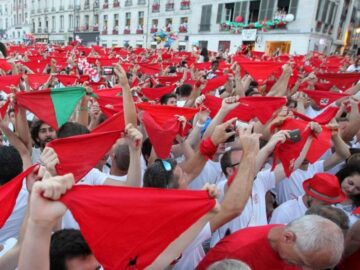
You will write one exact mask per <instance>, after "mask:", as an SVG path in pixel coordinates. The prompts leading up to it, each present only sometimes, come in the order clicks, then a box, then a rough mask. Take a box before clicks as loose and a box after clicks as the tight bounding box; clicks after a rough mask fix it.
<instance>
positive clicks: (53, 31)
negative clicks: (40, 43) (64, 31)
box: [44, 28, 56, 33]
mask: <svg viewBox="0 0 360 270" xmlns="http://www.w3.org/2000/svg"><path fill="white" fill-rule="evenodd" d="M46 32H47V30H46ZM46 32H45V30H44V33H46ZM55 32H56V30H55V28H53V29H51V33H55Z"/></svg>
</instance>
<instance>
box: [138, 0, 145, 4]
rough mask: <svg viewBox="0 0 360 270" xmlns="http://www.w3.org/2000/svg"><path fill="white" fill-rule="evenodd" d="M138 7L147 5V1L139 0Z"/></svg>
mask: <svg viewBox="0 0 360 270" xmlns="http://www.w3.org/2000/svg"><path fill="white" fill-rule="evenodd" d="M138 5H146V0H138Z"/></svg>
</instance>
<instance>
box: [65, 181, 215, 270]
mask: <svg viewBox="0 0 360 270" xmlns="http://www.w3.org/2000/svg"><path fill="white" fill-rule="evenodd" d="M61 201H62V202H63V203H64V204H65V205H66V206H67V207H68V208H69V209H70V211H71V213H72V214H73V215H74V217H75V219H76V221H77V222H78V223H79V225H80V230H81V233H82V235H83V236H84V238H85V240H86V242H87V243H88V244H89V247H90V249H91V251H92V252H93V253H94V255H95V257H96V258H97V259H98V260H99V262H100V263H101V265H102V266H103V267H104V269H107V270H119V269H132V268H133V269H145V268H146V267H147V266H149V265H151V264H152V263H153V262H154V261H155V260H156V258H158V256H159V255H160V254H161V253H162V252H163V251H164V250H165V249H166V248H167V247H169V246H170V244H171V243H172V242H174V241H175V240H176V239H177V238H178V237H179V236H180V235H181V234H182V233H184V232H185V231H186V230H188V229H189V228H190V226H191V225H192V224H194V223H195V222H196V221H198V220H199V219H200V218H201V217H203V216H204V215H205V214H206V213H207V212H209V211H210V210H211V209H212V208H213V207H214V206H215V200H214V199H210V198H209V196H208V194H207V192H206V191H189V190H171V189H167V190H162V189H155V188H128V187H111V186H85V185H83V186H74V187H73V188H72V189H71V190H70V191H69V192H67V193H66V194H65V195H64V196H63V197H62V198H61ZM104 228H106V230H104Z"/></svg>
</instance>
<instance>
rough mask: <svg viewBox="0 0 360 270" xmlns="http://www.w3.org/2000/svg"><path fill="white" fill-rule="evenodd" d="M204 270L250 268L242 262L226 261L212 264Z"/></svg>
mask: <svg viewBox="0 0 360 270" xmlns="http://www.w3.org/2000/svg"><path fill="white" fill-rule="evenodd" d="M206 270H251V268H250V267H249V266H248V265H247V264H246V263H243V262H242V261H238V260H233V259H226V260H222V261H218V262H216V263H213V264H212V265H210V266H209V267H208V268H207V269H206Z"/></svg>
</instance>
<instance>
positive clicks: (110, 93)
mask: <svg viewBox="0 0 360 270" xmlns="http://www.w3.org/2000/svg"><path fill="white" fill-rule="evenodd" d="M121 92H122V89H121V88H120V87H114V88H105V89H100V90H94V94H95V95H98V96H101V97H116V95H117V94H119V93H121Z"/></svg>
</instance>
